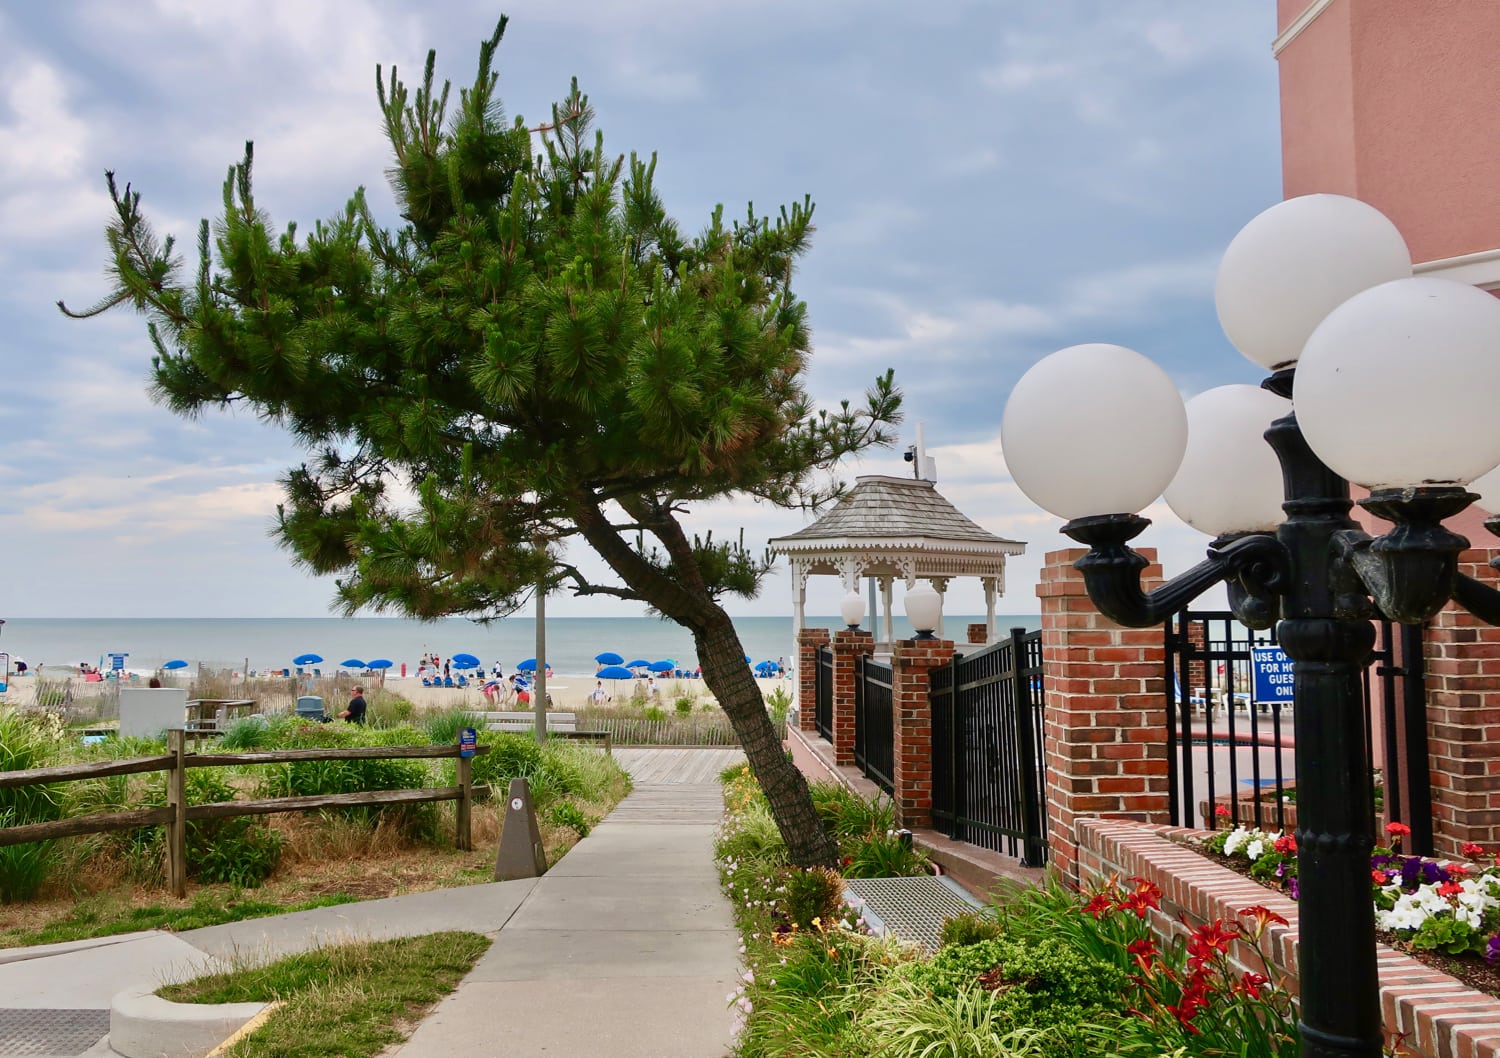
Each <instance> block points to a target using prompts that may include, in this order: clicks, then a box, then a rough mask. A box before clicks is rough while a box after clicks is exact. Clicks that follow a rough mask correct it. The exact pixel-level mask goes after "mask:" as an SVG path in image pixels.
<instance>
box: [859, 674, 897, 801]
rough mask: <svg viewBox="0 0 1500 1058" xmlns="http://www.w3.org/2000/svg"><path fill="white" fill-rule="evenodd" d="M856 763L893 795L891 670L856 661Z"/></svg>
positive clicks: (893, 718)
mask: <svg viewBox="0 0 1500 1058" xmlns="http://www.w3.org/2000/svg"><path fill="white" fill-rule="evenodd" d="M854 763H855V764H856V765H858V766H859V770H860V771H862V772H864V773H865V775H866V776H868V777H869V778H870V779H872V780H874V782H875V784H876V785H877V786H879V787H880V788H881V789H882V790H884V791H885V792H886V793H890V792H891V790H892V788H893V787H894V785H895V783H894V781H893V778H892V777H893V776H894V775H895V774H896V722H895V714H894V713H893V712H892V708H891V667H890V666H889V665H882V664H881V663H880V662H878V661H872V660H871V659H870V658H869V657H867V656H864V655H860V656H858V657H856V658H855V659H854Z"/></svg>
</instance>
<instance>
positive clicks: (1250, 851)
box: [1245, 838, 1266, 862]
mask: <svg viewBox="0 0 1500 1058" xmlns="http://www.w3.org/2000/svg"><path fill="white" fill-rule="evenodd" d="M1265 851H1266V843H1265V842H1264V841H1262V840H1261V839H1260V838H1256V839H1255V840H1254V841H1252V842H1250V844H1249V845H1247V846H1245V855H1246V856H1248V857H1250V860H1251V862H1254V861H1255V860H1258V859H1260V854H1261V853H1262V852H1265Z"/></svg>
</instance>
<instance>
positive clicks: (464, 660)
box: [453, 654, 482, 669]
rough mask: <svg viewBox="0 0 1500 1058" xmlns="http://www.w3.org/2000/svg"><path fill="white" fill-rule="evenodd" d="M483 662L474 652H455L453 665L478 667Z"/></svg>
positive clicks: (465, 667) (461, 667) (463, 667)
mask: <svg viewBox="0 0 1500 1058" xmlns="http://www.w3.org/2000/svg"><path fill="white" fill-rule="evenodd" d="M481 664H482V663H481V662H480V660H479V659H478V658H476V657H475V656H474V655H473V654H454V655H453V667H454V668H457V669H477V668H479V667H480V665H481Z"/></svg>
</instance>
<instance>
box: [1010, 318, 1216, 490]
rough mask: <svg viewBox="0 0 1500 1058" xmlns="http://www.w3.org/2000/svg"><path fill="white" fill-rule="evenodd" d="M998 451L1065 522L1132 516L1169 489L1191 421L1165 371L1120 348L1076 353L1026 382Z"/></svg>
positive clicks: (1050, 360)
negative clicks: (1115, 515) (1189, 421)
mask: <svg viewBox="0 0 1500 1058" xmlns="http://www.w3.org/2000/svg"><path fill="white" fill-rule="evenodd" d="M1000 444H1001V448H1002V449H1003V454H1004V458H1005V464H1006V466H1007V467H1008V468H1009V470H1010V473H1011V477H1012V478H1014V479H1015V482H1016V485H1017V486H1019V487H1020V489H1021V491H1022V492H1024V493H1025V494H1026V495H1027V496H1028V497H1029V498H1030V499H1031V500H1032V501H1033V502H1034V503H1036V504H1037V506H1039V507H1041V508H1043V509H1044V510H1047V511H1050V512H1051V513H1053V514H1055V515H1057V516H1058V517H1059V518H1065V519H1069V520H1072V519H1076V518H1087V517H1090V516H1093V515H1104V514H1135V513H1137V512H1138V511H1141V510H1143V509H1144V508H1146V507H1147V506H1149V505H1150V504H1151V503H1152V501H1154V500H1155V499H1156V498H1157V497H1158V496H1160V495H1161V491H1162V489H1164V488H1165V487H1166V486H1167V483H1168V482H1170V481H1171V480H1172V476H1173V475H1174V474H1175V473H1176V472H1177V466H1178V464H1179V463H1180V462H1181V461H1182V453H1183V449H1184V447H1185V446H1186V444H1187V414H1186V412H1185V411H1184V410H1183V406H1182V397H1181V396H1180V395H1179V394H1178V392H1177V387H1176V386H1174V385H1173V384H1172V380H1171V379H1170V378H1168V377H1167V374H1166V372H1164V371H1163V370H1162V369H1161V368H1159V367H1157V366H1156V365H1155V364H1153V363H1152V362H1151V361H1150V360H1148V359H1146V358H1145V357H1144V356H1142V355H1141V354H1140V353H1137V352H1135V351H1134V350H1132V349H1126V348H1125V347H1124V346H1120V345H1105V344H1100V343H1096V344H1090V345H1075V346H1071V347H1069V348H1067V349H1062V350H1059V351H1058V352H1055V353H1053V354H1052V355H1051V356H1048V357H1045V358H1043V359H1042V360H1041V361H1039V362H1038V363H1036V364H1035V365H1033V366H1032V368H1031V370H1029V371H1027V372H1026V374H1024V375H1022V376H1021V380H1020V381H1019V382H1017V383H1016V386H1015V388H1014V389H1013V390H1011V394H1010V399H1009V400H1007V401H1006V403H1005V416H1004V419H1003V420H1002V423H1001V427H1000Z"/></svg>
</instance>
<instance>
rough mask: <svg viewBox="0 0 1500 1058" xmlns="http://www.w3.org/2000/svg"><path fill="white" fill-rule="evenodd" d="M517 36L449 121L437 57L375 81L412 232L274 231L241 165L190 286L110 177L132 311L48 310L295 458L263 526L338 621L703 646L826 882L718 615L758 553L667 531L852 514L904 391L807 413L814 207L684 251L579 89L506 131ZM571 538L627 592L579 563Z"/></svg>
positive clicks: (798, 851)
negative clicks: (578, 615) (510, 624)
mask: <svg viewBox="0 0 1500 1058" xmlns="http://www.w3.org/2000/svg"><path fill="white" fill-rule="evenodd" d="M504 30H505V19H503V18H502V19H501V20H500V23H499V25H498V26H497V27H496V29H495V32H494V34H493V35H492V36H491V37H490V38H489V39H488V40H486V41H484V42H483V43H482V45H481V47H480V51H479V66H478V72H477V75H476V76H475V79H474V82H473V84H472V85H470V86H469V87H467V88H462V89H460V91H459V94H458V101H457V107H456V108H455V110H454V112H453V113H452V115H451V116H450V114H449V104H450V97H449V86H448V85H447V84H446V83H445V84H443V86H442V87H441V88H440V89H438V88H435V83H434V73H433V71H434V65H435V55H434V54H433V53H429V54H428V57H427V64H426V68H425V71H424V73H423V76H422V80H421V84H420V86H419V87H417V88H416V90H415V92H414V93H413V92H409V90H408V86H407V85H406V84H405V83H404V82H403V81H401V80H400V78H399V76H398V75H397V71H396V70H395V69H394V68H392V70H391V72H390V77H389V79H387V78H386V77H385V75H384V72H383V71H382V70H380V69H379V68H377V71H376V81H377V85H378V89H379V101H380V106H381V109H382V112H383V114H384V119H385V129H386V133H387V135H388V137H389V140H390V144H391V149H392V153H393V156H394V160H393V164H392V167H391V168H390V169H389V170H388V176H389V179H390V182H391V185H392V187H393V189H394V192H395V196H396V199H397V203H398V205H399V207H400V209H401V216H402V223H401V225H400V226H398V227H396V228H395V229H394V230H390V229H387V228H384V227H382V226H381V225H380V224H379V223H377V222H376V220H375V218H374V217H373V216H372V214H371V210H370V208H369V206H368V204H367V202H366V199H365V195H364V192H363V189H361V190H358V191H356V192H355V193H354V195H353V197H352V198H350V199H349V201H348V203H347V204H346V205H345V206H344V208H343V209H342V210H341V211H339V212H338V213H337V214H335V215H334V216H332V217H331V218H329V219H328V220H326V221H321V222H318V223H316V224H314V225H313V227H312V230H311V231H310V232H309V233H307V234H306V235H305V236H302V235H299V232H298V229H297V227H296V226H295V225H291V226H289V227H287V228H286V229H285V230H284V231H283V232H281V233H279V234H277V233H275V232H273V229H272V223H271V220H270V218H269V217H268V215H267V214H266V213H265V212H263V211H262V210H261V208H260V207H259V206H258V205H257V203H256V200H255V197H254V194H253V186H252V180H251V176H252V158H253V152H252V147H251V145H250V144H247V145H246V148H245V157H244V160H243V161H242V162H240V163H239V164H237V165H235V166H233V167H232V168H231V169H230V171H229V175H228V178H227V180H226V181H225V184H224V211H223V215H222V216H221V217H219V218H218V219H217V221H216V222H215V224H214V225H213V226H212V228H211V227H210V225H209V223H208V221H206V220H205V221H204V222H203V223H202V225H201V226H200V230H199V235H198V267H197V269H196V274H194V275H192V276H191V277H186V276H184V274H183V268H182V263H181V261H180V260H179V259H178V257H177V256H176V255H175V254H174V249H173V243H172V240H171V239H170V238H167V239H165V240H160V241H159V240H158V239H157V237H156V236H155V235H154V233H153V231H152V228H151V226H150V224H149V223H148V222H147V220H146V219H145V217H144V215H143V214H142V212H141V208H140V193H139V192H137V191H134V190H132V189H131V187H130V186H129V185H128V184H127V185H126V187H125V189H124V191H123V192H121V191H120V190H119V189H118V187H117V185H116V182H115V179H114V176H113V174H107V180H108V184H109V190H110V194H111V196H112V198H113V200H114V205H115V212H116V215H115V219H114V220H113V222H112V224H111V226H110V228H109V231H108V235H107V238H108V242H109V250H110V265H111V275H112V277H113V280H114V288H113V289H112V290H111V292H110V293H109V294H108V295H107V296H106V297H105V298H104V299H103V300H102V301H101V302H99V303H98V304H96V305H94V306H93V307H91V308H90V309H88V310H86V311H84V312H80V313H73V312H70V311H69V310H68V309H67V307H66V306H64V305H62V303H61V302H60V303H59V307H60V308H62V310H63V311H64V312H65V313H68V315H70V316H80V317H83V316H91V315H96V314H98V313H100V312H104V311H106V310H108V309H110V308H112V307H115V306H118V305H129V306H131V307H133V308H134V309H136V310H137V311H138V312H140V313H142V314H143V315H145V316H146V317H147V320H148V329H149V333H150V336H151V339H152V341H153V343H154V346H155V349H156V356H155V358H154V361H153V363H154V384H153V392H154V396H155V397H156V398H157V399H158V400H159V401H160V402H162V403H164V404H166V405H167V406H168V407H170V408H171V409H172V410H174V411H176V412H178V413H180V414H183V415H189V416H193V415H198V414H200V413H202V412H203V411H204V410H206V409H209V408H227V407H231V406H235V405H240V406H248V407H249V408H251V409H253V410H254V411H255V412H256V413H257V414H258V415H260V416H261V417H262V418H264V419H267V420H269V421H272V422H275V423H277V424H279V425H281V426H283V427H284V428H285V429H286V430H287V431H288V432H289V433H290V434H291V436H292V437H293V438H295V440H296V441H297V442H298V443H299V444H300V445H301V446H303V447H304V448H305V450H306V451H307V452H308V453H309V456H308V459H307V461H306V462H304V463H303V464H302V465H300V466H298V467H295V468H292V469H291V470H289V471H288V472H287V474H286V475H285V476H284V477H283V479H282V485H283V488H284V492H285V500H284V503H283V504H282V505H281V507H280V508H279V518H278V524H277V533H278V537H279V540H280V542H281V543H282V544H283V545H284V546H285V547H286V548H287V549H289V550H290V551H291V553H292V554H293V555H294V556H295V559H296V560H297V561H298V562H300V563H301V564H303V565H304V566H306V567H307V568H309V569H311V570H313V571H315V572H317V573H321V574H337V575H338V579H337V584H338V588H337V592H338V602H339V604H340V606H341V608H342V609H343V611H344V612H346V613H351V614H352V613H354V612H358V611H360V610H366V609H368V610H374V611H377V612H380V611H394V612H398V613H402V614H406V615H411V616H416V617H425V618H430V617H438V616H445V615H460V614H462V615H472V616H479V617H495V616H501V615H504V614H506V613H509V612H511V611H513V610H514V609H515V608H516V607H517V606H519V605H520V604H521V603H522V602H523V601H524V600H525V598H526V597H527V595H528V593H529V591H530V590H531V589H532V586H534V585H536V584H537V583H539V582H545V583H550V584H553V585H557V586H565V587H568V588H570V589H571V590H572V591H573V592H575V593H577V594H579V595H601V596H611V597H616V598H621V599H630V600H637V601H640V602H643V603H645V604H646V605H647V606H649V607H650V608H651V609H652V610H654V611H656V612H658V613H660V614H661V615H663V616H665V617H667V618H669V619H671V620H673V621H675V622H677V623H678V624H680V625H682V626H683V627H685V628H686V629H688V630H689V631H691V633H692V635H693V637H694V641H695V643H696V646H697V653H698V658H699V662H700V664H701V665H702V668H703V678H704V682H705V683H706V684H707V686H708V688H709V689H710V690H711V691H712V692H713V694H714V695H715V696H716V697H717V698H718V701H719V704H720V705H721V707H722V708H723V710H724V712H725V713H726V714H727V715H728V716H729V718H730V721H731V723H732V724H733V725H734V729H735V731H736V733H737V734H738V736H739V738H740V740H741V742H742V744H743V745H744V748H745V752H746V756H747V758H748V759H749V761H750V765H751V767H752V769H753V770H754V772H755V774H756V776H757V778H758V779H759V780H760V783H761V785H762V786H763V787H764V788H765V791H766V794H767V796H768V798H769V799H770V803H771V807H772V810H773V812H774V814H775V817H776V820H777V823H778V825H779V827H780V830H781V833H782V835H783V836H784V837H785V839H786V841H787V845H788V848H789V851H790V854H791V857H792V859H793V861H794V862H796V863H799V864H803V865H808V866H811V865H815V864H822V865H830V864H832V863H833V862H834V860H835V858H836V846H835V845H834V843H833V841H832V839H831V838H830V837H829V836H828V835H827V833H826V832H825V831H824V829H823V827H822V826H821V825H820V823H819V820H818V817H817V814H816V812H815V811H814V809H813V807H812V802H811V799H810V797H809V795H808V790H807V785H806V782H805V781H804V780H803V778H802V776H801V774H800V773H799V772H798V771H797V770H796V768H795V767H793V766H792V765H791V763H790V762H789V761H788V760H787V757H786V755H785V754H784V753H783V752H782V749H781V746H780V744H779V742H778V741H777V739H776V737H775V732H774V729H773V727H772V725H771V723H770V721H769V718H768V717H767V714H766V710H765V706H764V702H763V700H762V698H761V695H760V691H759V688H758V687H757V685H756V684H755V682H754V680H753V679H752V677H751V674H750V672H749V670H748V668H747V667H746V665H745V662H744V651H743V649H742V647H741V645H740V642H739V638H738V636H737V634H736V633H735V630H734V626H733V624H732V623H731V621H730V619H729V617H728V616H727V614H726V613H725V610H724V608H723V605H722V600H723V599H724V598H725V597H726V596H730V595H735V596H741V597H753V596H754V595H755V594H756V592H757V590H758V587H759V585H760V583H761V580H762V578H763V577H764V575H765V574H766V573H767V571H768V569H769V559H768V558H767V557H766V556H757V555H754V554H752V553H751V552H750V551H748V550H747V549H746V548H745V547H744V545H743V542H742V541H732V542H724V541H716V540H714V539H713V538H712V537H711V536H705V537H702V538H699V537H695V536H690V535H689V534H688V533H687V532H686V531H685V530H684V528H683V526H682V523H681V520H680V515H681V514H682V513H683V512H684V511H686V510H687V509H688V508H689V507H690V506H691V505H695V504H702V503H704V502H707V501H711V500H714V499H718V498H722V497H735V496H737V497H751V498H755V499H758V500H762V501H765V502H768V503H772V504H777V505H780V506H783V507H794V506H796V507H806V508H809V509H816V508H817V507H819V506H820V505H822V504H824V503H826V502H828V501H829V500H831V499H833V498H835V497H836V496H837V495H838V494H839V492H840V490H841V485H840V484H839V483H838V481H837V479H836V478H835V477H834V476H833V471H834V469H835V464H836V463H837V462H838V461H839V460H840V459H841V458H842V457H844V456H846V455H850V454H853V453H857V452H860V451H862V450H864V449H866V448H869V447H871V446H873V445H888V444H890V443H891V439H892V438H891V434H890V429H889V428H890V427H891V426H893V425H894V424H896V423H897V422H899V419H900V413H899V407H900V397H899V394H898V393H897V392H896V390H895V389H894V388H893V385H892V377H891V373H890V372H889V371H887V372H886V373H885V375H884V376H883V377H880V378H877V379H876V380H875V382H874V383H873V385H872V386H871V388H870V389H869V390H868V391H867V393H866V394H865V398H864V402H863V404H862V405H860V406H859V407H851V406H850V404H849V403H848V402H847V401H846V402H844V403H843V404H842V405H841V406H840V407H839V408H838V409H836V410H833V411H823V412H817V413H815V412H814V411H813V410H812V408H811V405H810V403H809V401H808V399H807V396H806V394H805V391H804V388H803V381H802V380H803V376H804V372H805V370H806V365H807V359H808V355H809V351H810V346H811V341H810V335H809V328H808V321H807V307H806V305H805V304H804V302H802V301H801V300H800V299H799V298H798V297H797V296H796V295H795V294H793V292H792V288H791V280H792V272H793V266H794V264H795V262H796V260H797V258H798V257H800V256H801V255H802V254H803V253H805V252H806V251H807V249H808V245H809V240H810V237H811V235H812V232H813V225H812V215H813V206H812V203H811V201H809V200H804V201H803V202H801V203H795V204H793V205H791V206H789V207H783V208H782V209H781V210H780V211H779V213H778V214H777V215H776V216H775V217H774V218H766V217H757V216H756V214H755V211H754V209H753V208H751V209H749V210H747V213H746V216H745V219H744V220H742V221H739V222H734V223H728V224H726V223H725V220H724V217H723V214H722V209H716V210H715V211H714V213H713V215H712V217H711V218H710V220H709V222H708V225H707V227H705V228H704V230H703V231H702V232H701V233H700V234H699V235H697V236H696V237H692V238H687V237H684V236H683V235H682V234H681V233H680V231H679V229H678V226H677V224H676V223H675V222H674V221H673V220H672V219H671V218H670V217H669V216H668V215H667V213H666V211H665V209H664V207H663V204H662V201H661V198H660V196H659V195H658V193H657V191H656V189H655V184H654V176H655V171H656V158H655V156H654V155H653V156H652V157H651V158H650V159H649V160H644V159H642V158H639V157H637V156H636V155H634V154H632V155H630V157H629V159H628V160H626V159H625V158H623V157H618V156H616V157H611V156H608V155H606V153H605V150H604V142H603V137H602V135H601V134H599V133H597V132H595V131H594V128H593V125H594V121H593V118H594V114H593V111H592V109H591V108H590V106H589V102H588V98H587V96H585V95H584V94H582V93H581V92H580V91H579V89H578V85H577V81H576V80H575V81H574V82H573V85H572V88H571V90H570V91H569V93H568V94H567V96H566V98H565V99H564V101H563V102H562V103H561V104H558V105H556V106H554V107H553V110H552V119H551V121H549V122H547V123H546V124H544V125H542V126H540V127H539V128H528V127H527V125H526V124H525V122H524V121H522V120H520V119H516V120H514V121H510V122H507V120H506V118H505V115H504V112H503V109H502V107H501V103H500V100H499V98H498V96H497V94H496V86H497V80H498V77H497V74H496V72H495V69H494V60H495V54H496V50H497V48H498V47H499V44H500V40H501V37H502V35H503V33H504ZM538 143H539V144H540V147H541V151H540V152H535V153H534V151H533V145H534V144H538ZM574 538H581V540H582V541H583V542H585V543H586V544H587V545H588V546H589V547H590V548H592V549H593V551H594V552H596V553H597V554H598V555H599V556H600V557H601V558H602V559H603V560H604V563H605V564H606V565H607V566H608V567H609V569H610V570H611V571H613V574H614V578H613V579H611V580H610V581H608V582H606V583H600V582H597V581H596V580H591V579H589V578H588V577H587V576H586V575H585V573H584V572H583V571H582V570H580V569H579V568H578V567H577V566H576V565H574V564H572V563H570V562H568V561H567V544H568V542H569V541H570V540H572V539H574Z"/></svg>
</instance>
